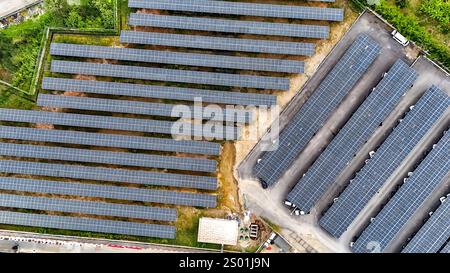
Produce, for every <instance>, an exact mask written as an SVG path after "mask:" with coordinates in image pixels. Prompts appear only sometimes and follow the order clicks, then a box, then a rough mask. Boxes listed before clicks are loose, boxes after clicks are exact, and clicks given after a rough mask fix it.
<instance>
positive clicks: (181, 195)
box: [0, 177, 217, 208]
mask: <svg viewBox="0 0 450 273" xmlns="http://www.w3.org/2000/svg"><path fill="white" fill-rule="evenodd" d="M0 189H3V190H10V191H22V192H35V193H45V194H61V195H71V196H84V197H95V198H106V199H116V200H129V201H141V202H149V203H160V204H168V205H180V206H192V207H207V208H214V207H216V202H217V200H216V196H214V195H210V194H200V193H188V192H177V191H167V190H149V189H140V188H130V187H117V186H105V185H95V184H85V183H72V182H55V181H47V180H34V179H24V178H13V177H0Z"/></svg>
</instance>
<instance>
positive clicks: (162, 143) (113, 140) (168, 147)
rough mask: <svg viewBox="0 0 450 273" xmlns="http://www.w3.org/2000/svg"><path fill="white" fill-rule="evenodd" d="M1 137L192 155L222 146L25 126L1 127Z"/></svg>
mask: <svg viewBox="0 0 450 273" xmlns="http://www.w3.org/2000/svg"><path fill="white" fill-rule="evenodd" d="M0 138H8V139H18V140H30V141H41V142H55V143H67V144H79V145H91V146H103V147H118V148H127V149H139V150H153V151H167V152H177V153H190V154H205V155H219V154H220V144H218V143H213V142H207V141H189V140H174V139H171V138H154V137H139V136H127V135H115V134H114V135H113V134H98V133H87V132H80V131H66V130H46V129H35V128H26V127H10V126H0Z"/></svg>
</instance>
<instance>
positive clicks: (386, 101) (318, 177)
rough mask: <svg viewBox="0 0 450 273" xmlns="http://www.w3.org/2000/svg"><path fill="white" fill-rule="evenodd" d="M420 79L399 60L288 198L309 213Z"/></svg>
mask: <svg viewBox="0 0 450 273" xmlns="http://www.w3.org/2000/svg"><path fill="white" fill-rule="evenodd" d="M416 78H417V73H416V72H415V71H414V70H413V69H411V68H410V67H409V66H408V65H407V64H405V63H404V62H403V61H402V60H398V61H397V62H396V63H395V64H394V65H393V66H392V68H391V69H390V70H389V72H388V73H387V75H386V76H385V77H384V78H383V79H382V80H381V82H380V83H379V84H378V85H377V87H376V88H375V89H374V90H373V91H372V93H371V94H370V95H369V96H368V97H367V99H366V100H365V101H364V102H363V103H362V104H361V106H360V107H359V108H358V109H357V110H356V112H355V113H354V114H353V115H352V117H351V118H350V119H349V120H348V122H347V123H346V124H345V126H344V127H343V128H342V129H341V130H340V131H339V133H338V134H337V135H336V137H335V138H334V139H333V140H332V141H331V143H330V144H329V145H328V147H327V148H326V149H325V151H323V152H322V154H321V155H320V156H319V158H318V159H317V160H316V161H315V162H314V164H313V165H312V166H311V168H310V169H309V170H308V171H307V172H306V173H305V175H304V176H303V177H302V178H301V179H300V180H299V181H298V182H297V184H296V185H295V187H294V188H293V189H292V190H291V192H290V193H289V194H288V196H287V200H289V201H291V202H292V203H293V204H295V205H296V206H297V208H298V209H300V210H302V211H304V212H307V213H308V212H309V211H310V210H311V208H312V207H313V206H314V205H315V204H316V202H317V201H318V200H319V199H320V197H321V196H322V195H323V194H324V193H325V191H326V190H327V189H328V188H329V186H330V185H331V184H332V183H333V182H334V180H335V179H336V177H337V176H338V175H339V174H340V173H341V172H342V170H343V169H344V168H345V167H346V166H347V165H348V163H349V162H350V161H351V160H352V158H353V156H354V155H355V154H356V153H357V152H358V151H359V149H360V148H361V147H362V145H364V143H365V142H366V141H367V140H368V139H369V138H370V136H371V135H372V134H373V133H374V131H375V130H376V129H377V128H378V127H379V124H380V123H382V122H383V121H384V119H385V118H386V117H387V116H388V115H389V113H390V112H391V111H392V110H393V109H394V108H395V106H396V105H397V103H398V102H399V101H400V99H401V98H402V96H403V95H404V94H405V92H406V91H407V90H408V89H409V88H410V87H411V86H412V84H413V83H414V81H415V80H416Z"/></svg>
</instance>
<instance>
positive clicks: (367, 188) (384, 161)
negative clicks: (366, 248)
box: [319, 86, 450, 238]
mask: <svg viewBox="0 0 450 273" xmlns="http://www.w3.org/2000/svg"><path fill="white" fill-rule="evenodd" d="M449 106H450V97H448V96H447V95H446V94H445V93H444V92H442V91H441V90H439V89H438V88H437V87H435V86H433V87H431V88H430V89H429V90H427V92H426V93H425V95H424V96H423V97H422V98H421V99H420V100H419V101H418V102H417V104H416V105H415V106H414V108H413V109H412V110H411V111H410V112H409V113H408V114H407V115H406V117H405V118H404V119H403V121H402V122H401V123H400V124H399V125H398V126H397V127H396V128H395V129H394V131H393V132H392V133H391V134H390V135H389V136H388V137H387V139H386V140H385V141H384V142H383V144H382V145H381V146H380V147H379V148H378V149H377V150H376V152H375V154H374V156H373V157H372V158H371V159H370V160H369V161H368V162H367V164H366V165H365V166H364V167H363V168H362V169H361V170H360V171H359V172H358V173H357V174H356V177H355V178H354V179H353V180H352V182H351V183H350V184H349V185H348V186H347V188H346V189H345V190H344V192H343V193H342V194H341V195H340V196H339V199H338V200H337V201H336V202H335V203H334V204H333V205H332V206H331V207H330V209H329V210H328V211H327V212H326V213H325V215H324V216H323V217H322V218H321V219H320V221H319V224H320V225H321V226H322V227H323V228H324V229H325V230H327V231H328V232H329V233H330V234H332V235H333V236H334V237H336V238H338V237H340V236H341V235H342V234H343V233H344V232H345V231H346V230H347V228H348V227H349V226H350V224H351V223H352V222H353V220H354V219H355V218H356V217H357V216H358V214H359V213H360V212H361V211H362V210H363V209H364V207H365V206H366V204H367V203H368V202H369V201H370V200H371V199H372V197H373V196H374V195H375V194H376V193H377V191H378V190H379V189H380V188H381V187H382V186H383V185H384V183H385V181H386V180H387V179H388V178H389V177H390V176H391V175H392V174H393V173H394V172H395V170H396V169H397V168H398V167H399V166H400V165H401V163H402V162H403V161H404V160H405V158H406V157H407V156H408V155H409V154H410V152H411V151H412V150H413V149H414V147H416V145H417V144H418V143H419V142H420V141H421V140H422V138H423V137H424V136H425V135H426V134H427V132H428V130H429V129H430V128H431V127H432V126H433V124H434V123H435V122H436V121H437V120H438V119H439V118H440V117H441V116H442V114H443V113H444V112H445V110H446V109H447V108H448V107H449Z"/></svg>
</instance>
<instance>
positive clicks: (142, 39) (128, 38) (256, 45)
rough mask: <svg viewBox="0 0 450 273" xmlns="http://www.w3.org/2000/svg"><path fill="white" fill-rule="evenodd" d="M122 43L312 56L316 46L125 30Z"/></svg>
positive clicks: (121, 37)
mask: <svg viewBox="0 0 450 273" xmlns="http://www.w3.org/2000/svg"><path fill="white" fill-rule="evenodd" d="M120 42H121V43H128V44H144V45H158V46H171V47H186V48H200V49H208V50H224V51H242V52H256V53H268V54H286V55H306V56H312V55H313V54H314V52H315V44H313V43H296V42H281V41H265V40H255V39H237V38H223V37H213V36H201V35H185V34H169V33H156V32H140V31H127V30H124V31H122V32H121V33H120Z"/></svg>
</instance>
